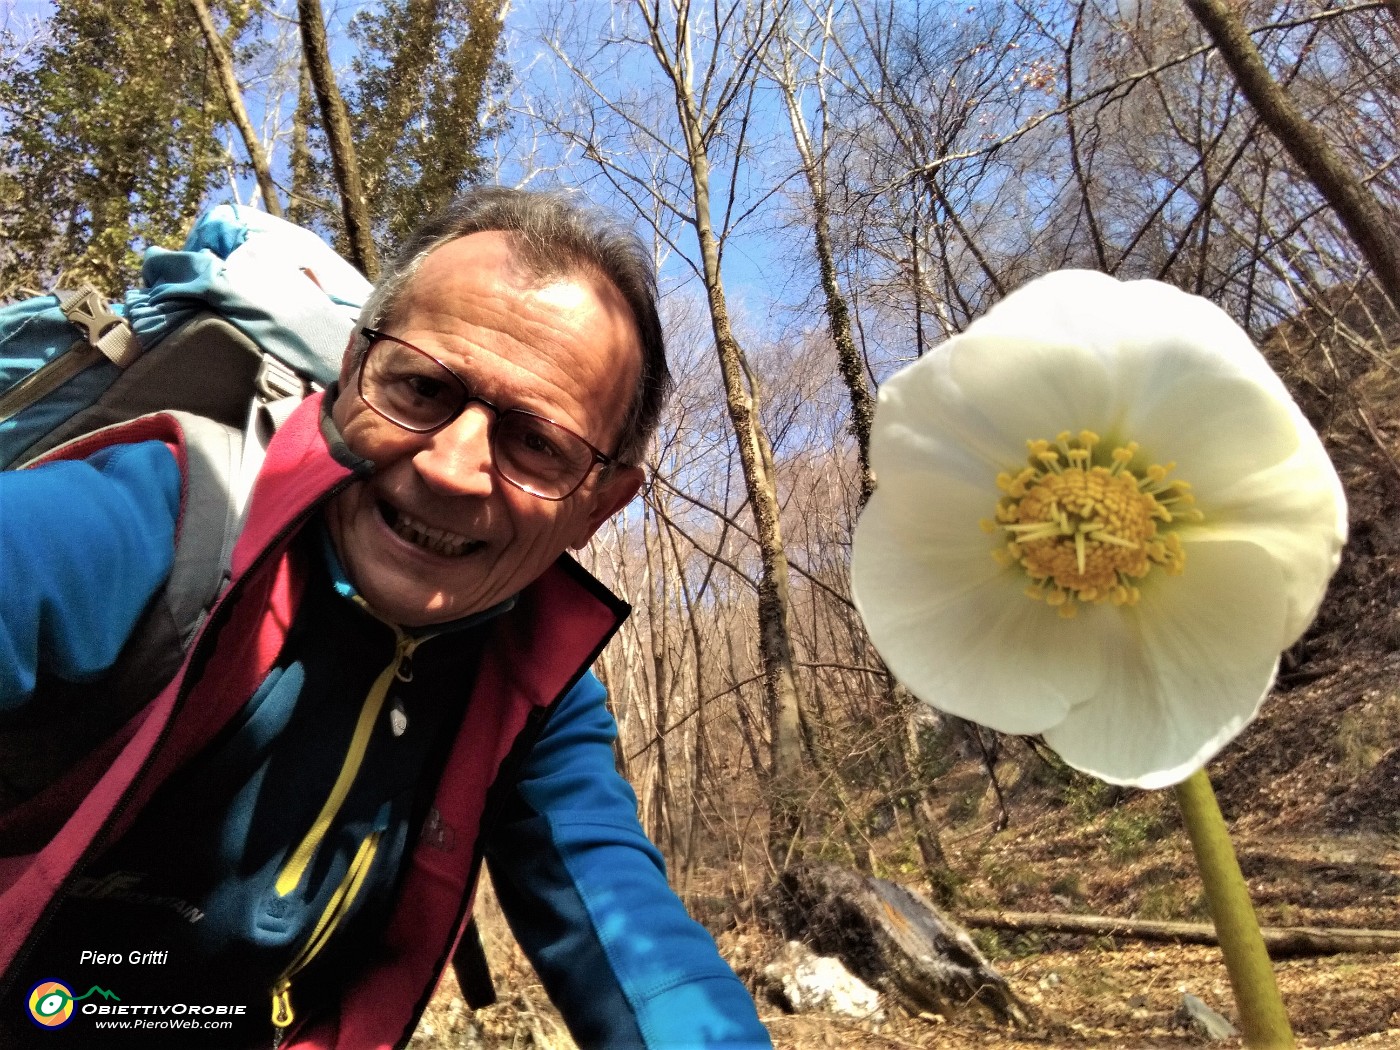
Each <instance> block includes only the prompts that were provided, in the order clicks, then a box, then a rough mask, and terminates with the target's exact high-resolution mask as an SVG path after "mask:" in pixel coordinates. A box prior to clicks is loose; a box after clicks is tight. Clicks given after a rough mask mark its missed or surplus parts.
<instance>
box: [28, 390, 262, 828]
mask: <svg viewBox="0 0 1400 1050" xmlns="http://www.w3.org/2000/svg"><path fill="white" fill-rule="evenodd" d="M285 407H286V406H284V405H281V404H274V405H272V406H266V405H262V404H260V403H255V405H254V408H253V410H252V412H251V414H250V417H249V429H248V432H247V434H245V432H244V431H242V430H239V429H238V428H236V427H231V426H229V425H227V424H225V423H220V422H217V421H215V420H212V419H206V418H205V417H203V416H198V415H194V414H192V413H187V412H169V413H165V415H168V416H171V417H173V418H174V419H175V421H176V422H177V423H178V425H179V429H180V434H181V444H182V446H183V450H184V459H185V463H184V479H183V485H182V491H181V513H180V521H179V527H178V531H177V533H176V537H175V556H174V560H173V562H172V563H171V569H170V575H169V577H168V578H167V580H166V582H165V585H164V586H163V587H161V589H160V590H159V591H158V592H157V593H156V595H155V596H154V597H153V598H152V599H151V603H150V604H149V605H148V606H147V608H146V610H145V612H144V613H143V614H142V617H141V619H140V621H139V622H138V623H137V625H136V627H135V629H134V630H133V632H132V635H131V637H130V638H128V639H127V642H126V644H125V645H124V646H123V647H122V651H121V653H120V654H119V655H118V657H117V660H116V662H115V663H114V664H113V666H112V667H111V669H110V670H109V671H107V673H106V674H104V675H103V676H102V677H101V678H99V679H98V680H97V681H95V682H83V683H73V682H64V681H62V680H59V679H56V678H52V677H48V678H46V679H44V680H43V681H42V682H41V686H40V688H41V689H42V691H43V693H44V706H45V709H46V710H49V711H50V712H51V713H61V714H62V717H53V718H44V719H40V720H38V721H35V722H31V723H29V724H25V725H23V726H19V727H15V728H13V729H10V730H6V731H5V732H0V765H2V766H3V770H4V772H3V775H0V817H9V816H13V815H14V814H13V813H11V812H10V811H12V810H13V809H14V808H15V807H18V806H20V805H21V804H22V803H24V802H26V801H27V800H29V799H34V800H35V802H36V803H37V802H39V799H38V798H37V796H39V795H40V794H42V793H46V789H49V788H59V789H61V790H59V791H58V796H59V797H64V798H66V797H69V796H70V795H72V794H74V789H73V785H71V784H67V783H63V784H60V783H59V782H60V781H64V782H66V781H68V780H69V779H70V772H71V773H72V774H73V775H75V776H80V775H87V774H86V773H82V772H80V771H83V770H88V764H85V763H84V762H83V759H84V758H85V756H87V755H89V754H90V753H94V752H96V751H98V750H99V749H100V748H102V747H103V745H104V741H107V740H109V739H110V738H112V737H113V736H114V735H115V734H117V733H118V731H119V730H121V728H122V727H123V726H124V725H128V724H129V723H131V722H132V720H133V718H135V716H136V715H137V713H138V712H140V711H141V709H142V708H143V707H145V706H146V704H148V703H149V702H150V701H151V700H152V699H153V698H154V697H155V696H156V695H157V694H158V693H159V692H160V690H161V688H162V687H163V686H164V685H165V683H166V682H168V681H169V680H170V679H171V678H172V677H173V676H174V674H175V673H176V671H178V670H179V668H180V663H181V661H182V660H183V659H184V654H185V651H186V649H188V647H189V646H190V644H191V643H192V642H193V641H194V638H195V635H196V634H198V632H199V629H200V627H202V626H203V624H204V621H205V619H206V618H207V617H208V615H209V611H210V610H211V609H212V608H213V606H214V603H215V601H216V600H217V599H218V597H219V595H220V593H222V591H223V589H224V587H225V586H226V584H227V583H228V580H229V577H230V566H231V564H232V561H233V548H234V543H235V542H236V540H237V539H238V533H239V531H240V529H241V528H242V524H243V510H244V505H245V503H246V502H247V496H248V493H249V491H250V489H251V485H252V481H253V479H254V478H256V476H257V472H258V469H259V467H260V466H261V464H262V459H263V453H264V452H265V450H266V445H267V441H268V440H270V438H271V435H272V433H273V431H274V430H275V429H276V427H277V425H278V424H279V422H280V419H281V418H285V416H284V415H283V410H284V409H285ZM81 440H82V441H83V443H84V444H91V443H93V442H96V443H97V444H100V443H101V437H100V432H98V433H97V434H88V435H84V437H83V438H82V439H81ZM94 447H95V446H94ZM92 768H93V770H95V771H96V773H97V775H99V776H100V775H101V772H102V769H104V768H105V764H102V763H98V764H97V765H95V766H93V767H92ZM77 794H79V795H81V794H82V792H80V791H79V792H77ZM38 809H39V810H40V811H44V812H47V811H48V807H47V806H45V805H39V806H38ZM8 823H9V821H8V820H7V819H0V855H6V854H10V853H14V852H18V851H21V847H22V846H24V845H25V844H26V843H28V844H32V841H31V840H35V839H37V840H38V841H42V840H43V837H44V835H45V834H46V831H45V829H48V828H49V823H48V818H43V819H38V820H29V819H27V818H26V819H25V820H24V821H22V823H23V825H24V827H25V828H26V829H27V830H26V834H24V835H23V836H21V837H20V838H16V836H15V835H14V834H10V833H9V829H8V828H7V824H8ZM36 829H37V830H36ZM11 839H14V841H10V840H11Z"/></svg>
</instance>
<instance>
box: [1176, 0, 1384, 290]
mask: <svg viewBox="0 0 1400 1050" xmlns="http://www.w3.org/2000/svg"><path fill="white" fill-rule="evenodd" d="M1186 6H1187V7H1189V8H1190V9H1191V13H1192V14H1193V15H1195V16H1196V20H1197V21H1198V22H1200V23H1201V25H1202V26H1203V27H1204V28H1205V31H1206V33H1207V34H1209V36H1210V38H1211V40H1212V41H1213V42H1214V43H1215V46H1216V48H1217V49H1218V50H1219V51H1220V57H1221V58H1223V59H1224V60H1225V64H1226V65H1227V66H1229V67H1230V71H1231V72H1232V73H1234V75H1235V79H1236V80H1238V81H1239V84H1240V90H1241V91H1243V92H1244V96H1245V98H1247V99H1249V102H1250V105H1252V106H1253V107H1254V109H1255V111H1256V112H1257V113H1258V114H1259V119H1260V120H1262V121H1263V122H1264V124H1265V126H1267V127H1268V128H1269V130H1270V131H1272V132H1273V133H1274V135H1275V136H1277V138H1278V140H1279V142H1280V143H1281V144H1282V146H1283V148H1284V149H1285V150H1287V151H1288V155H1289V156H1290V157H1292V158H1293V161H1294V163H1295V164H1297V165H1298V167H1300V168H1302V169H1303V171H1304V172H1305V173H1306V174H1307V176H1308V178H1310V179H1311V180H1312V182H1313V185H1314V186H1316V187H1317V189H1318V191H1319V192H1320V193H1321V194H1322V196H1323V197H1324V198H1325V199H1326V201H1327V203H1328V204H1330V205H1331V206H1332V208H1333V210H1335V211H1336V213H1337V217H1338V218H1339V219H1341V222H1342V225H1343V226H1344V227H1345V228H1346V231H1347V233H1348V234H1350V235H1351V239H1352V240H1353V241H1355V242H1356V245H1357V247H1358V248H1360V249H1361V254H1362V255H1363V256H1364V257H1365V258H1366V261H1367V262H1368V263H1369V264H1370V265H1371V269H1372V270H1373V271H1374V272H1375V275H1376V280H1377V281H1378V282H1379V283H1380V286H1381V288H1382V289H1383V290H1384V291H1385V294H1386V295H1387V296H1388V297H1389V298H1390V301H1391V303H1393V304H1394V306H1395V308H1396V309H1397V310H1400V238H1397V237H1396V235H1395V232H1394V230H1395V221H1396V220H1395V217H1394V216H1391V215H1387V214H1386V212H1385V211H1384V210H1383V209H1382V208H1381V206H1380V205H1379V204H1378V203H1377V202H1376V199H1375V197H1373V196H1372V195H1371V194H1370V193H1369V192H1368V191H1367V189H1366V187H1365V186H1363V185H1362V184H1361V182H1360V181H1359V180H1358V179H1356V178H1355V177H1353V175H1352V173H1351V172H1350V171H1348V170H1347V168H1346V165H1344V164H1343V163H1342V160H1341V158H1340V157H1338V156H1337V154H1336V152H1335V151H1334V150H1333V149H1332V147H1331V146H1330V145H1329V144H1328V142H1327V139H1326V137H1325V136H1324V135H1323V134H1322V133H1321V132H1320V131H1318V130H1317V128H1316V127H1314V126H1313V125H1312V124H1310V123H1309V122H1308V121H1307V119H1306V118H1305V117H1304V116H1303V115H1302V114H1301V113H1300V112H1299V111H1298V109H1297V107H1296V106H1294V105H1293V103H1292V102H1291V101H1290V100H1289V98H1288V96H1287V95H1286V94H1285V93H1284V91H1283V89H1282V88H1281V87H1279V85H1278V84H1277V83H1276V82H1275V81H1274V79H1273V77H1271V76H1270V75H1269V71H1268V69H1267V68H1266V67H1265V65H1264V60H1263V58H1262V57H1261V56H1260V54H1259V50H1258V48H1256V47H1255V46H1254V41H1253V40H1251V39H1250V36H1249V32H1248V30H1247V29H1245V27H1244V24H1243V22H1241V21H1240V18H1239V15H1237V14H1236V13H1235V12H1234V11H1233V10H1232V9H1231V6H1230V4H1229V3H1228V0H1186Z"/></svg>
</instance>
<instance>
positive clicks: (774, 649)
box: [638, 0, 804, 868]
mask: <svg viewBox="0 0 1400 1050" xmlns="http://www.w3.org/2000/svg"><path fill="white" fill-rule="evenodd" d="M638 6H639V7H640V9H641V11H642V15H643V17H644V18H645V19H646V21H647V24H648V27H649V30H650V36H651V45H652V51H653V53H654V54H655V56H656V59H657V61H658V63H660V64H661V66H662V68H663V69H664V70H665V71H666V73H667V75H668V76H669V78H670V80H671V83H672V86H673V88H674V91H675V100H676V114H677V116H678V118H679V121H680V126H681V132H682V134H683V135H684V136H685V142H686V161H687V163H688V166H689V168H690V176H691V184H692V187H693V190H694V196H693V204H694V209H693V213H692V214H691V215H690V216H688V218H690V220H691V223H692V224H693V225H694V227H695V235H696V239H697V241H698V242H699V245H700V256H701V269H702V274H703V276H704V282H705V293H706V296H707V298H708V300H709V308H710V321H711V324H712V326H713V330H714V337H715V350H716V351H717V352H718V354H719V361H720V372H721V374H722V375H723V378H724V393H725V401H726V405H727V407H728V410H729V419H730V423H731V424H732V426H733V428H734V434H735V437H736V439H737V442H738V446H739V462H740V464H741V466H742V467H743V471H744V483H745V486H746V489H747V491H748V494H749V505H750V507H751V508H752V511H753V517H754V526H755V531H756V532H757V534H758V547H759V557H760V561H761V564H762V567H763V571H762V573H761V575H760V578H759V584H758V630H759V652H760V655H761V658H762V662H763V690H764V700H765V703H766V706H767V709H768V718H769V724H770V726H771V732H772V744H771V765H770V769H769V773H770V778H769V791H770V802H769V814H770V820H769V829H768V850H769V855H770V856H771V857H772V859H773V861H774V863H775V864H776V865H777V866H778V867H779V868H782V867H783V866H785V865H786V864H787V863H788V861H789V860H790V859H791V857H793V856H794V855H796V849H797V846H798V841H799V832H800V829H801V825H802V814H803V805H802V795H801V791H800V783H801V777H802V771H803V768H804V763H803V760H802V759H803V748H802V729H801V711H800V708H799V701H798V693H797V676H796V672H795V670H794V667H793V647H792V630H791V626H790V624H789V619H788V618H789V609H790V606H791V598H790V588H789V582H788V561H787V552H786V551H785V550H784V548H783V538H782V530H781V528H780V526H779V521H778V494H777V483H776V479H775V478H774V476H773V465H772V464H773V458H772V450H771V449H770V448H769V445H768V437H767V435H766V434H765V433H764V430H763V423H762V420H761V418H760V415H759V394H758V386H757V383H756V382H755V381H754V378H753V376H752V373H751V372H750V370H749V366H748V362H747V360H746V359H745V356H744V351H743V348H742V347H741V346H740V345H739V341H738V339H736V338H735V336H734V332H733V329H732V328H731V327H730V322H729V307H728V304H727V301H726V299H725V294H724V282H723V280H722V279H721V276H720V264H719V241H718V238H717V237H716V235H715V231H714V227H713V226H712V224H711V218H710V215H711V212H710V161H709V154H708V153H707V151H706V150H707V147H706V141H705V137H704V134H703V119H702V114H701V112H700V110H699V108H698V103H697V100H696V96H695V93H694V91H693V88H692V82H691V81H692V75H693V72H694V71H693V69H692V67H691V66H690V64H689V63H690V61H691V58H690V51H689V48H690V41H689V36H688V34H689V27H688V26H687V25H685V24H684V22H683V20H684V18H685V17H686V16H687V15H688V12H684V13H682V14H681V15H680V16H679V17H680V18H681V20H682V24H680V25H678V27H677V46H676V51H675V54H674V55H673V54H671V53H669V52H668V50H667V48H666V45H665V43H664V42H663V40H662V38H661V27H660V23H659V21H658V15H657V12H656V11H655V10H654V9H648V8H647V6H646V3H645V0H639V3H638Z"/></svg>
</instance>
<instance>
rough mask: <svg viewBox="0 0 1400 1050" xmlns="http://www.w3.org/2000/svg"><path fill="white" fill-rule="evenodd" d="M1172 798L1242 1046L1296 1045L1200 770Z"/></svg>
mask: <svg viewBox="0 0 1400 1050" xmlns="http://www.w3.org/2000/svg"><path fill="white" fill-rule="evenodd" d="M1176 800H1177V803H1178V804H1179V805H1180V806H1181V815H1182V817H1183V819H1184V820H1185V821H1186V832H1187V834H1188V835H1190V836H1191V848H1192V849H1193V850H1194V851H1195V853H1196V866H1197V867H1198V868H1199V869H1200V871H1201V881H1202V882H1203V883H1205V888H1206V898H1207V900H1208V901H1209V903H1210V914H1211V918H1212V919H1213V920H1214V921H1215V933H1216V936H1217V937H1219V938H1220V950H1221V952H1222V953H1223V954H1224V956H1225V968H1226V969H1227V970H1228V971H1229V972H1230V987H1231V988H1233V989H1234V992H1235V1006H1236V1008H1237V1009H1238V1010H1239V1016H1240V1028H1241V1029H1242V1030H1243V1032H1244V1045H1245V1046H1247V1047H1251V1048H1257V1050H1286V1048H1289V1047H1292V1046H1293V1045H1294V1043H1293V1029H1291V1028H1290V1027H1289V1026H1288V1014H1287V1012H1286V1011H1285V1010H1284V1008H1283V997H1282V996H1281V995H1279V991H1278V983H1277V982H1276V981H1275V980H1274V969H1273V965H1272V964H1271V963H1270V962H1269V953H1268V951H1266V950H1265V948H1264V937H1263V935H1262V934H1261V933H1260V932H1259V920H1258V919H1256V918H1255V916H1254V905H1253V904H1252V903H1251V902H1250V899H1249V888H1248V887H1247V886H1246V885H1245V882H1244V875H1243V874H1241V873H1240V865H1239V861H1238V860H1236V859H1235V850H1234V847H1233V846H1231V845H1230V832H1229V829H1227V828H1226V827H1225V818H1224V817H1223V816H1221V813H1220V806H1219V805H1218V804H1217V803H1216V801H1215V791H1214V790H1213V789H1212V788H1211V786H1210V778H1209V777H1207V776H1206V771H1205V770H1204V769H1198V770H1196V772H1194V773H1192V774H1191V775H1190V776H1189V777H1187V778H1186V779H1185V780H1183V781H1182V782H1181V783H1180V784H1178V785H1177V786H1176Z"/></svg>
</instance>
